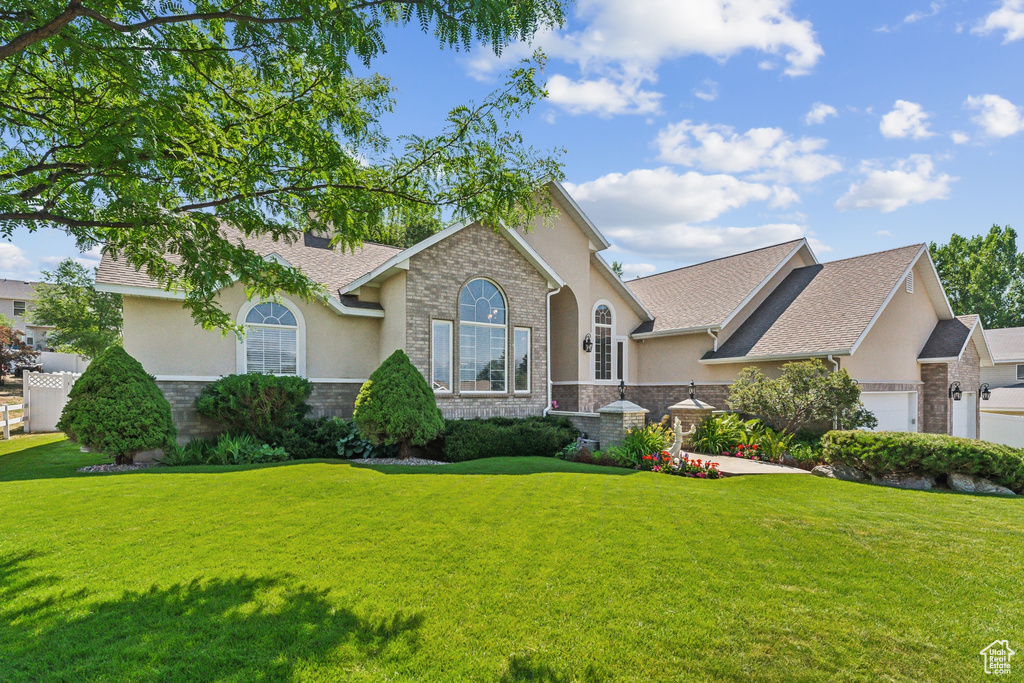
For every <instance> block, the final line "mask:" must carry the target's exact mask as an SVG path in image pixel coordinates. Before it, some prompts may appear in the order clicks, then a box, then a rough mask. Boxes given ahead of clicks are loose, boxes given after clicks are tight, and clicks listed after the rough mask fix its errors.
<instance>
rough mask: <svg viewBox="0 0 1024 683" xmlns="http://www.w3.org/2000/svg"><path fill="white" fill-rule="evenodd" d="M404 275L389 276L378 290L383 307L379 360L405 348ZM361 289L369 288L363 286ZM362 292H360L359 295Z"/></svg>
mask: <svg viewBox="0 0 1024 683" xmlns="http://www.w3.org/2000/svg"><path fill="white" fill-rule="evenodd" d="M405 287H406V276H405V272H401V273H399V274H398V275H395V276H394V277H392V278H390V279H389V280H387V281H386V282H384V284H382V285H381V286H380V288H379V290H378V296H379V301H380V305H381V306H383V307H384V313H385V315H384V320H383V321H381V329H380V355H379V358H380V361H381V362H383V361H384V359H385V358H387V357H388V356H390V355H391V354H392V353H394V352H395V351H396V350H398V349H404V348H405V334H406V330H405V327H406V291H405ZM363 289H369V288H367V287H363ZM361 294H362V292H360V295H361Z"/></svg>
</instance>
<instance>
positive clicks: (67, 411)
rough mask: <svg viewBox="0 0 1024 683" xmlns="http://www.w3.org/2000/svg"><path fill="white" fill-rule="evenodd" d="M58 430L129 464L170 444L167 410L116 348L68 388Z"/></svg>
mask: <svg viewBox="0 0 1024 683" xmlns="http://www.w3.org/2000/svg"><path fill="white" fill-rule="evenodd" d="M57 428H58V429H60V430H61V431H63V432H64V433H65V434H67V435H68V438H69V439H71V440H72V441H77V442H78V443H80V444H83V445H85V446H88V447H89V448H92V449H94V450H97V451H102V452H104V453H106V454H107V455H112V456H114V458H115V459H116V461H117V464H119V465H130V464H131V463H132V461H133V460H134V458H135V454H136V453H141V452H142V451H148V450H152V449H154V448H164V447H167V446H169V445H172V444H173V443H174V437H175V434H176V432H175V430H174V422H173V421H172V420H171V405H170V404H169V403H168V402H167V399H166V398H164V395H163V394H162V393H161V392H160V388H159V387H157V385H156V382H155V381H154V380H153V378H152V377H151V376H150V375H148V374H146V371H145V370H144V369H143V368H142V365H141V364H140V363H139V361H137V360H135V359H134V358H132V357H131V356H130V355H128V353H127V352H126V351H125V350H124V349H123V348H121V347H120V346H111V347H110V348H108V349H107V350H106V351H104V352H102V353H101V354H100V355H98V356H97V357H96V358H95V359H94V360H93V361H92V363H90V365H89V367H88V368H87V369H86V370H85V372H84V373H82V376H81V377H80V378H79V379H78V381H77V382H75V385H74V386H73V387H71V393H69V394H68V402H67V405H65V406H64V412H63V413H62V414H61V416H60V420H59V421H58V422H57Z"/></svg>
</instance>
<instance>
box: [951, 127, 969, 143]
mask: <svg viewBox="0 0 1024 683" xmlns="http://www.w3.org/2000/svg"><path fill="white" fill-rule="evenodd" d="M949 139H950V140H952V141H953V144H954V145H966V144H967V143H968V142H970V141H971V136H970V135H968V134H967V133H963V132H961V131H959V130H954V131H953V132H952V133H950V134H949Z"/></svg>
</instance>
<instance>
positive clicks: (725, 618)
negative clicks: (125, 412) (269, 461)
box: [0, 436, 1024, 682]
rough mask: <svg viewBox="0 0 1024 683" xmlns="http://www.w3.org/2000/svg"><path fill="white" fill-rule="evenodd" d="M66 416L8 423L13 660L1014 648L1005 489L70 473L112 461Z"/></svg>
mask: <svg viewBox="0 0 1024 683" xmlns="http://www.w3.org/2000/svg"><path fill="white" fill-rule="evenodd" d="M55 439H56V437H53V436H43V437H21V438H18V439H14V440H12V441H10V442H0V680H3V681H39V680H110V681H134V680H182V681H186V680H187V681H201V680H229V681H269V680H297V681H382V680H388V681H465V680H480V681H506V682H510V681H550V682H554V681H559V682H561V681H574V680H580V681H608V680H615V681H651V680H655V681H677V680H759V681H764V680H775V681H794V680H859V681H875V680H914V681H921V680H935V681H957V680H977V679H982V678H984V676H983V674H982V664H981V658H980V657H979V655H978V652H979V651H980V650H981V649H982V648H984V647H985V646H986V645H988V644H989V643H990V642H992V641H993V640H996V639H1004V638H1006V639H1009V640H1010V645H1011V647H1013V648H1014V649H1016V650H1018V651H1024V650H1021V646H1022V645H1024V640H1022V637H1024V630H1022V624H1024V608H1022V607H1021V604H1020V596H1021V578H1020V577H1021V576H1022V575H1024V553H1022V552H1021V551H1022V549H1024V503H1022V502H1021V501H1020V500H1005V499H998V498H987V497H979V496H957V495H950V494H936V493H921V492H913V491H899V490H892V489H883V488H876V487H870V486H864V485H858V484H849V483H844V482H840V481H834V480H825V479H819V478H817V477H809V476H799V477H798V476H785V475H780V476H760V477H737V478H732V479H726V480H721V481H700V480H692V479H683V478H679V477H668V476H663V475H658V474H651V473H633V472H631V471H629V470H611V469H602V468H597V467H591V466H586V465H577V464H572V463H564V462H560V461H556V460H545V459H534V458H521V459H505V458H498V459H492V460H485V461H474V462H467V463H463V464H458V465H447V466H444V467H428V468H397V467H379V468H374V467H365V466H361V465H352V464H349V463H345V462H340V461H320V462H310V461H307V462H301V463H286V464H280V465H272V466H263V467H259V466H248V467H234V468H225V467H220V468H213V467H209V468H186V469H178V470H173V469H166V468H158V469H155V470H150V471H142V472H135V473H130V474H121V475H79V474H76V473H75V472H74V468H75V467H79V466H82V465H84V464H90V463H95V462H100V461H101V460H102V458H101V457H100V456H96V455H94V454H81V453H79V452H78V449H77V448H75V447H74V446H72V445H70V444H68V443H67V442H62V441H59V440H55ZM1014 664H1016V661H1014ZM1021 666H1022V667H1024V664H1021ZM1014 668H1016V666H1015V667H1014Z"/></svg>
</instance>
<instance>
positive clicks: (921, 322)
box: [841, 267, 939, 382]
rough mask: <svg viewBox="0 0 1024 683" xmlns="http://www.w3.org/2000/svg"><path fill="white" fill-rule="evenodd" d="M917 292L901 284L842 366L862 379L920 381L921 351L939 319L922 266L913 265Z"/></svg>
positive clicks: (864, 380) (852, 374)
mask: <svg viewBox="0 0 1024 683" xmlns="http://www.w3.org/2000/svg"><path fill="white" fill-rule="evenodd" d="M914 281H915V282H916V283H917V286H916V287H915V288H914V293H913V294H910V293H908V292H907V290H906V287H905V286H904V285H903V284H902V283H901V284H900V287H899V289H897V290H896V294H895V296H893V298H892V300H891V301H890V302H889V305H888V306H886V307H885V310H883V311H882V315H881V316H880V317H879V318H878V320H877V321H875V324H874V326H873V327H872V328H871V331H870V332H868V335H867V336H866V337H865V338H864V341H863V342H861V345H860V346H859V347H858V348H857V350H856V352H855V353H854V354H853V355H852V356H850V357H849V358H844V359H842V361H841V363H842V367H844V368H846V370H847V371H848V372H849V373H850V375H851V376H852V377H853V378H854V379H856V380H859V381H861V382H894V381H919V380H920V379H921V368H920V365H919V363H918V362H917V357H918V354H920V353H921V349H922V348H924V345H925V342H927V341H928V337H929V336H930V335H931V333H932V331H933V330H934V329H935V325H936V323H938V321H939V318H938V315H937V314H936V312H935V307H934V306H933V305H932V302H931V299H930V298H929V296H928V294H927V292H926V291H925V287H924V284H923V283H924V277H923V275H922V274H921V272H920V267H915V268H914Z"/></svg>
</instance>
